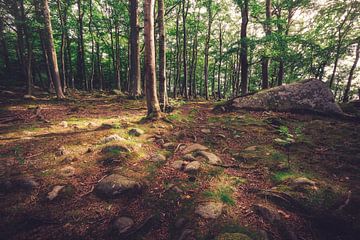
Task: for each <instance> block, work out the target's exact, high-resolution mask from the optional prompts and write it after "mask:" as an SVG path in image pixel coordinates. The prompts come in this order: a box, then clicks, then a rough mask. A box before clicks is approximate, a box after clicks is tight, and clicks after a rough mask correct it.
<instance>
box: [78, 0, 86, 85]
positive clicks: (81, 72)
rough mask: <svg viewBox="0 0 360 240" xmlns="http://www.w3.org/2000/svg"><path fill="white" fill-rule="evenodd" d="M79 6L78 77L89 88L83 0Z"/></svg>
mask: <svg viewBox="0 0 360 240" xmlns="http://www.w3.org/2000/svg"><path fill="white" fill-rule="evenodd" d="M77 7H78V25H79V32H78V46H77V50H78V55H77V78H78V80H79V81H80V82H81V84H82V86H83V88H85V89H86V90H87V89H88V82H87V78H86V69H85V50H84V27H83V17H84V10H83V9H82V2H81V0H77Z"/></svg>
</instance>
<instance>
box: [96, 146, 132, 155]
mask: <svg viewBox="0 0 360 240" xmlns="http://www.w3.org/2000/svg"><path fill="white" fill-rule="evenodd" d="M101 152H102V153H112V154H116V153H121V152H131V150H130V149H129V148H128V147H127V146H125V145H122V144H116V145H110V146H105V147H104V148H103V149H101Z"/></svg>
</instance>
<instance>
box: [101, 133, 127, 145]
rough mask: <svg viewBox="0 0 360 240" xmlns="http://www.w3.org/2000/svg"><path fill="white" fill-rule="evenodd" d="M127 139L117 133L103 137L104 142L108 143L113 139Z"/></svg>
mask: <svg viewBox="0 0 360 240" xmlns="http://www.w3.org/2000/svg"><path fill="white" fill-rule="evenodd" d="M124 140H125V139H124V138H122V137H120V136H119V135H117V134H113V135H110V136H107V137H104V138H103V139H101V142H102V143H108V142H112V141H124Z"/></svg>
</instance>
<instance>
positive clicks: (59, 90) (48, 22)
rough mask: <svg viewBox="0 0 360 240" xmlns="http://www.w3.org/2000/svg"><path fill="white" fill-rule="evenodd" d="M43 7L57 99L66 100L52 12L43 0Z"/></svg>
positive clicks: (46, 38) (45, 0) (47, 44)
mask: <svg viewBox="0 0 360 240" xmlns="http://www.w3.org/2000/svg"><path fill="white" fill-rule="evenodd" d="M42 7H43V14H44V22H45V31H44V33H45V39H44V40H45V41H46V46H47V51H48V55H49V56H50V58H49V60H50V63H51V69H50V70H51V72H52V74H51V75H52V76H53V81H54V85H55V91H56V95H57V97H58V98H59V99H60V98H65V96H64V94H63V91H62V88H61V82H60V75H59V67H58V63H57V58H56V51H55V46H54V39H53V34H52V27H51V19H50V10H49V5H48V0H42Z"/></svg>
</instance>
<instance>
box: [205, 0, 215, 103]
mask: <svg viewBox="0 0 360 240" xmlns="http://www.w3.org/2000/svg"><path fill="white" fill-rule="evenodd" d="M211 3H212V1H211V0H208V5H207V11H208V29H207V35H206V40H205V51H204V55H205V61H204V82H205V85H204V88H205V98H206V100H209V87H208V84H209V47H210V36H211V25H212V21H213V19H212V18H213V17H212V10H211Z"/></svg>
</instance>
